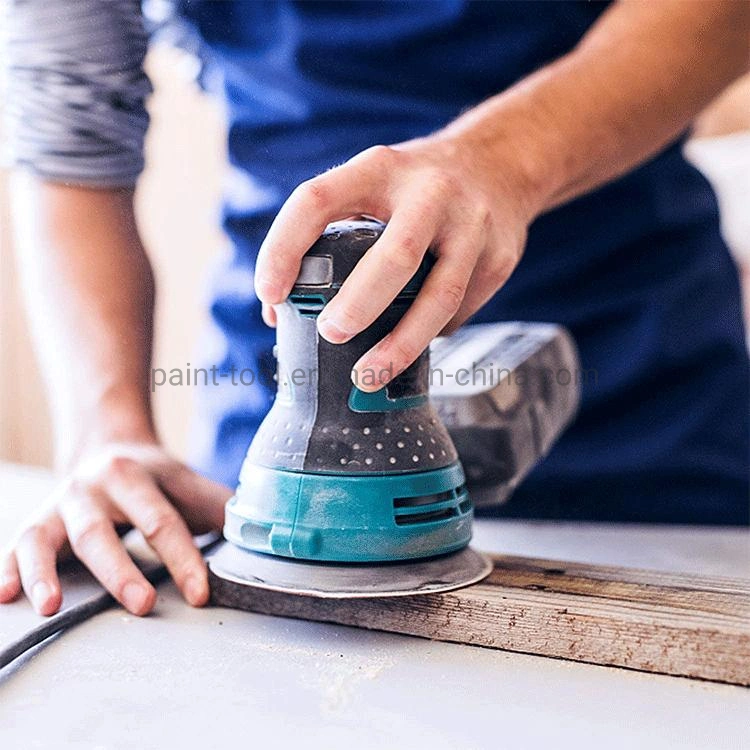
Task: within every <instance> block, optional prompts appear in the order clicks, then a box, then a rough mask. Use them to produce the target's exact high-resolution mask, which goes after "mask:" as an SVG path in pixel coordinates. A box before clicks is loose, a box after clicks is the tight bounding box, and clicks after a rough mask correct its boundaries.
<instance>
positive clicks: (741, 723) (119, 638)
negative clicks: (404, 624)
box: [0, 465, 750, 750]
mask: <svg viewBox="0 0 750 750" xmlns="http://www.w3.org/2000/svg"><path fill="white" fill-rule="evenodd" d="M49 486H50V479H49V476H48V475H47V474H45V473H44V472H41V471H38V470H31V469H23V468H20V467H13V466H9V465H5V466H2V465H0V492H1V495H0V540H1V541H4V540H5V539H7V538H8V537H9V536H10V535H11V533H12V530H13V527H14V525H15V523H16V521H17V519H18V518H20V517H21V516H22V515H23V514H24V512H26V510H27V509H28V508H31V507H32V506H33V505H34V503H35V502H38V501H39V499H40V498H41V497H43V496H44V494H45V492H46V491H47V490H48V488H49ZM475 545H476V546H478V547H480V548H482V549H485V550H492V551H498V552H507V553H514V554H526V555H532V556H539V557H551V558H558V559H567V560H578V561H587V562H597V563H611V564H623V565H631V566H637V567H645V568H656V569H662V570H683V571H688V570H690V571H698V572H704V573H714V574H727V575H735V576H737V575H742V576H743V577H750V536H749V535H748V532H747V531H746V530H738V529H717V528H711V529H708V528H697V527H651V528H649V527H643V526H604V525H599V524H555V523H546V522H545V523H528V522H507V521H480V522H479V523H478V524H477V529H476V534H475ZM64 585H65V603H66V604H69V603H71V602H73V601H75V600H76V599H78V598H80V597H83V596H85V595H86V594H90V593H92V592H93V591H94V590H95V585H94V584H93V583H92V581H91V579H89V578H88V577H87V576H86V575H85V574H83V573H81V572H78V573H72V574H71V573H69V574H67V575H66V576H65V578H64ZM41 619H42V618H39V617H37V616H36V615H35V614H34V613H33V611H32V610H31V608H30V606H29V605H28V604H27V603H26V602H25V601H22V600H19V601H16V602H14V603H12V604H10V605H5V606H0V643H3V644H4V643H7V642H8V641H9V640H10V639H12V638H14V637H17V636H18V635H20V634H22V633H23V632H24V631H25V630H26V629H28V628H30V627H32V626H33V625H35V624H36V623H38V622H39V621H40V620H41ZM237 746H239V747H248V748H262V747H274V748H286V747H289V748H295V749H297V748H300V749H301V748H304V750H314V749H316V748H326V750H336V749H337V748H351V749H352V750H355V749H356V750H366V749H367V748H397V749H399V750H400V749H406V748H421V747H424V748H430V750H442V749H443V748H446V749H448V748H450V749H451V750H459V749H462V748H493V749H494V748H498V749H500V748H514V749H515V748H519V749H524V748H537V747H538V748H568V747H571V748H573V747H575V748H578V749H579V750H580V749H583V748H603V747H606V748H608V749H613V748H628V749H629V750H632V749H634V748H636V749H637V750H644V749H646V748H680V749H681V750H685V749H686V748H702V749H703V748H711V749H712V750H721V749H722V748H732V749H733V750H734V749H735V748H737V749H738V748H745V747H750V690H746V689H743V688H738V687H731V686H726V685H717V684H712V683H706V682H696V681H691V680H686V679H681V678H674V677H663V676H657V675H647V674H641V673H637V672H629V671H626V670H620V669H613V668H608V667H597V666H590V665H584V664H576V663H572V662H565V661H557V660H553V659H544V658H540V657H534V656H525V655H520V654H512V653H504V652H500V651H492V650H489V649H481V648H475V647H470V646H460V645H454V644H446V643H436V642H431V641H426V640H420V639H418V638H411V637H408V636H397V635H390V634H385V633H376V632H369V631H365V630H358V629H355V628H347V627H341V626H334V625H323V624H317V623H310V622H303V621H296V620H284V619H279V618H273V617H266V616H262V615H253V614H248V613H243V612H237V611H233V610H228V609H219V608H205V609H202V610H195V609H191V608H190V607H188V606H187V605H185V604H184V603H183V602H182V600H181V599H180V598H179V597H178V595H177V593H176V590H175V588H174V586H173V585H172V584H171V583H168V584H163V585H162V586H161V587H160V589H159V598H158V604H157V607H156V611H155V613H154V614H153V615H151V616H149V617H146V618H137V617H132V616H130V615H128V614H126V613H125V612H124V611H123V610H121V609H113V610H111V611H108V612H105V613H103V614H101V615H98V616H97V617H96V618H94V619H93V620H91V621H89V622H87V623H84V624H83V625H81V626H79V627H76V628H74V629H72V630H71V631H70V632H68V633H66V634H64V635H63V636H61V637H59V638H57V639H55V640H54V641H53V642H52V643H50V644H49V645H47V646H46V647H45V648H43V649H41V650H40V651H38V652H37V653H35V654H34V655H33V656H30V657H27V658H25V659H22V660H20V663H16V664H15V665H13V666H11V667H10V668H7V669H6V670H3V671H2V672H0V748H2V750H10V749H11V748H23V749H24V750H30V749H31V748H37V747H39V748H68V747H70V748H91V749H94V748H96V749H100V748H101V749H104V748H106V749H110V748H113V749H114V748H137V749H139V750H141V749H146V748H179V749H183V748H217V747H218V748H225V747H226V748H228V747H237Z"/></svg>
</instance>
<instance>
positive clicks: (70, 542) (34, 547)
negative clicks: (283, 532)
mask: <svg viewBox="0 0 750 750" xmlns="http://www.w3.org/2000/svg"><path fill="white" fill-rule="evenodd" d="M230 495H231V491H230V490H229V489H228V488H227V487H224V486H223V485H220V484H217V483H215V482H212V481H210V480H208V479H205V478H204V477H202V476H200V475H199V474H196V473H195V472H193V471H191V470H190V469H189V468H188V467H187V466H185V465H184V464H181V463H180V462H179V461H176V460H175V459H173V458H171V457H170V456H168V455H167V454H166V453H165V452H164V450H163V449H162V448H161V447H159V446H158V445H157V444H156V443H123V444H112V445H108V446H105V447H103V448H100V449H98V450H96V451H94V452H90V453H88V454H87V455H86V456H84V457H83V458H82V459H81V460H80V461H79V462H78V464H77V466H76V468H75V469H74V470H73V471H72V472H71V473H70V474H69V475H68V477H67V478H66V479H64V480H63V481H62V482H61V483H60V484H59V485H58V486H57V488H56V489H55V490H54V492H53V493H52V495H51V496H50V497H49V498H48V499H47V501H46V502H45V503H44V504H43V505H42V506H41V508H40V509H39V510H38V511H37V512H35V513H34V515H33V516H31V517H30V518H29V519H28V520H27V521H26V522H25V523H24V524H23V525H22V527H21V528H20V529H19V532H18V534H17V536H16V538H15V540H14V542H13V543H12V544H11V546H10V547H9V548H8V549H6V550H4V551H3V552H2V553H0V603H5V602H9V601H11V600H13V599H15V598H16V597H17V596H18V595H19V594H20V593H21V590H22V589H23V591H24V592H25V593H26V596H28V597H29V599H30V600H31V602H32V604H33V605H34V608H35V609H36V611H37V612H39V614H42V615H51V614H54V613H55V612H57V610H58V609H59V608H60V604H61V601H62V591H61V588H60V580H59V578H58V575H57V570H56V564H57V561H58V560H59V559H62V558H63V557H65V556H67V555H69V554H70V553H71V551H72V552H73V554H75V556H76V557H78V559H79V560H81V562H83V563H84V564H85V565H86V566H87V567H88V568H89V569H90V570H91V572H92V573H93V574H94V575H95V576H96V577H97V578H98V579H99V581H100V582H101V584H102V585H103V586H104V587H105V588H106V589H107V590H108V591H109V592H110V593H111V594H112V596H114V597H115V598H116V599H117V600H118V601H119V602H120V603H121V604H122V605H123V606H124V607H126V608H127V609H128V610H129V611H130V612H132V613H133V614H135V615H145V614H147V613H148V612H149V611H150V610H151V609H152V608H153V606H154V602H155V601H156V591H155V590H154V587H153V586H152V585H151V584H150V583H149V582H148V581H147V580H146V579H145V577H144V576H143V574H142V573H141V572H140V571H139V570H138V568H137V567H136V566H135V564H134V563H133V561H132V560H131V558H130V556H129V555H128V553H127V552H126V550H125V547H124V546H123V544H122V542H121V541H120V539H119V536H118V531H120V530H122V528H127V527H135V528H137V529H139V530H140V531H141V532H142V533H143V535H144V537H145V538H146V540H147V541H148V543H149V544H150V545H151V547H153V549H154V551H155V552H156V554H157V555H158V556H159V557H160V558H161V559H162V561H163V562H164V564H165V565H166V566H167V568H168V570H169V572H170V574H171V576H172V578H173V579H174V581H175V583H176V584H177V586H178V588H179V589H180V591H181V592H182V594H183V596H184V597H185V599H186V600H187V601H188V603H190V604H192V605H193V606H197V607H199V606H202V605H203V604H205V603H206V601H207V600H208V578H207V572H206V565H205V562H204V561H203V558H202V557H201V555H200V553H199V551H198V550H197V548H196V547H195V544H194V543H193V539H192V534H201V533H205V532H207V531H211V530H218V529H220V528H221V525H222V523H223V518H224V504H225V503H226V501H227V500H228V498H229V496H230Z"/></svg>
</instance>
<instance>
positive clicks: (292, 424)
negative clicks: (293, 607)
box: [209, 220, 578, 603]
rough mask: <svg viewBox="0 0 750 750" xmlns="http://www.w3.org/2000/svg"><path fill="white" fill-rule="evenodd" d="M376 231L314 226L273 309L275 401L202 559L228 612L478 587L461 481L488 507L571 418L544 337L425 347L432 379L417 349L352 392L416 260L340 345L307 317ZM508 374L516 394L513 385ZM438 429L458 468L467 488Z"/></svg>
mask: <svg viewBox="0 0 750 750" xmlns="http://www.w3.org/2000/svg"><path fill="white" fill-rule="evenodd" d="M383 226H384V225H382V224H380V223H379V222H375V221H366V220H362V221H349V222H337V223H335V224H332V225H330V226H329V227H328V229H327V230H326V232H325V233H324V234H323V236H322V237H321V238H320V239H319V240H318V241H317V242H316V243H315V245H313V247H312V248H311V249H310V250H309V251H308V252H307V254H306V255H305V256H304V258H303V259H302V264H301V269H300V273H299V276H298V278H297V281H296V283H295V286H294V288H293V289H292V292H291V294H290V296H289V298H288V299H287V301H286V302H285V303H284V304H282V305H279V306H278V307H277V309H276V312H277V345H276V357H277V385H278V387H277V395H276V399H275V401H274V404H273V406H272V408H271V410H270V411H269V413H268V415H267V416H266V418H265V420H264V421H263V423H262V424H261V426H260V427H259V429H258V431H257V433H256V435H255V438H254V439H253V441H252V443H251V445H250V448H249V449H248V453H247V457H246V458H245V461H244V463H243V466H242V470H241V472H240V479H239V485H238V487H237V490H236V493H235V495H234V496H233V497H232V498H231V499H230V501H229V502H228V504H227V507H226V517H225V526H224V536H225V538H226V540H227V541H226V542H225V543H224V544H223V545H222V546H221V547H220V548H219V550H218V551H217V552H215V553H214V554H213V555H212V556H211V557H210V558H209V571H210V580H211V583H212V589H213V594H214V600H215V601H216V600H217V599H218V600H219V601H218V603H231V602H230V601H223V602H222V601H221V599H222V598H223V599H231V595H229V596H227V595H226V592H227V591H228V590H229V589H231V587H232V586H235V585H239V586H255V587H260V588H268V589H273V590H278V591H284V592H287V593H295V594H303V595H310V596H320V597H332V598H345V597H371V596H398V595H413V594H419V593H434V592H437V591H446V590H450V589H454V588H458V587H461V586H465V585H468V584H470V583H473V582H475V581H478V580H481V579H482V578H483V577H485V576H486V575H487V574H488V573H489V570H490V564H489V562H488V560H487V559H486V558H485V557H484V556H483V555H481V554H480V553H478V552H476V551H474V550H472V549H471V548H470V547H468V544H469V541H470V539H471V526H472V520H473V513H474V504H473V501H472V496H471V491H470V490H472V486H471V485H472V482H473V484H474V485H476V488H477V490H478V492H479V495H480V496H481V498H482V501H483V502H484V503H487V502H493V501H496V502H501V501H502V500H503V499H504V498H505V497H506V496H507V495H508V494H509V492H510V490H511V489H512V488H513V487H514V486H515V485H516V484H517V483H518V481H519V480H520V478H521V477H522V476H523V475H525V473H527V472H528V470H529V469H530V468H531V466H532V465H533V463H534V462H535V461H536V460H537V459H538V458H539V456H540V455H542V454H543V453H544V452H546V450H548V448H549V447H550V445H551V442H552V441H553V439H554V437H556V436H557V435H558V434H559V433H560V431H561V430H562V429H563V427H564V426H565V425H566V424H567V422H568V421H569V420H570V418H571V416H572V414H573V413H574V411H575V406H576V403H577V400H578V395H577V389H576V387H575V383H574V384H573V385H572V386H571V385H570V383H568V387H567V388H566V389H561V388H559V387H557V388H555V387H551V386H550V382H549V380H550V377H552V378H554V376H555V367H556V368H557V369H558V371H559V369H560V367H561V366H563V367H565V368H567V370H568V372H569V373H572V374H573V375H574V374H575V371H576V354H575V349H574V347H573V345H572V342H571V341H570V338H569V336H568V335H567V334H566V333H565V332H564V331H563V330H562V329H560V328H558V327H557V326H551V325H541V324H517V323H515V324H491V325H490V326H468V327H467V328H465V329H463V330H462V332H460V334H459V335H458V337H457V338H456V341H457V342H458V347H452V346H451V344H450V342H451V339H444V340H439V341H438V343H437V344H436V345H435V351H436V353H437V354H438V358H439V360H440V362H441V363H443V365H444V366H443V367H442V368H441V369H440V370H439V371H438V372H435V371H432V370H431V369H430V353H429V351H425V352H423V353H422V354H421V355H420V356H419V358H418V359H417V361H416V362H415V363H414V364H413V365H411V366H410V367H409V368H408V369H407V370H406V371H404V372H403V373H401V374H399V375H397V376H396V377H395V378H394V379H392V380H391V381H390V382H388V383H387V384H386V385H385V386H384V387H382V388H380V389H379V390H376V391H374V392H367V391H365V390H362V389H360V388H358V387H357V385H356V384H355V383H353V382H352V378H351V373H352V368H353V365H354V364H355V363H356V362H357V360H358V359H359V358H360V357H361V356H362V355H363V354H364V353H365V352H366V351H367V350H369V349H370V348H371V347H372V346H374V345H375V344H376V343H377V342H378V341H380V340H381V339H382V338H383V337H384V336H385V335H387V334H388V333H389V332H390V331H392V330H393V329H394V328H395V326H396V325H397V323H398V322H399V321H400V320H401V318H402V317H403V315H404V313H405V312H406V311H407V310H408V308H409V306H410V305H411V303H412V301H413V299H414V298H415V297H416V295H417V293H418V292H419V289H420V287H421V285H422V283H423V281H424V279H425V278H426V276H427V274H428V273H429V269H430V264H431V256H429V255H428V256H426V258H425V261H424V262H423V264H422V266H421V267H420V268H419V270H418V271H417V272H416V274H415V275H414V276H413V278H412V279H411V280H410V281H409V283H408V284H407V285H406V286H405V287H404V289H403V290H402V291H401V292H400V294H399V295H398V296H397V297H396V299H395V300H394V301H393V303H392V304H391V305H390V306H389V308H388V309H387V310H386V311H385V312H384V313H383V314H382V315H381V316H380V317H379V318H378V319H377V320H376V321H375V322H374V323H373V324H372V325H371V326H370V327H369V328H367V329H366V330H365V331H363V332H362V333H360V334H359V335H357V336H355V337H354V338H353V339H352V340H351V341H349V342H347V343H345V344H331V343H329V342H327V341H326V340H325V339H323V338H321V337H320V336H319V335H318V332H317V326H316V323H317V317H318V315H319V313H320V312H321V311H322V309H323V308H324V306H325V305H326V303H327V302H328V301H329V300H331V299H332V298H333V297H334V296H335V294H336V293H337V291H338V289H339V288H340V287H341V285H342V283H343V282H344V280H345V279H346V278H347V276H348V275H349V274H350V272H351V271H352V269H353V268H354V266H355V265H356V264H357V262H358V261H359V260H360V259H361V258H362V256H363V255H364V253H365V252H366V251H367V250H368V249H369V248H370V247H371V246H372V245H373V244H374V243H375V241H376V240H377V239H378V237H379V236H380V234H381V233H382V230H383ZM472 329H474V330H472ZM493 360H494V361H493ZM504 364H505V365H509V366H504ZM459 365H460V366H459ZM550 365H552V367H550ZM449 368H450V369H449ZM479 369H481V370H482V376H481V378H479V377H478V376H477V373H478V371H479ZM488 369H489V370H490V377H489V378H488V377H487V372H486V370H488ZM524 370H526V373H525V375H526V377H525V378H524V383H523V384H522V385H521V386H519V385H518V384H517V383H515V384H513V383H512V382H511V380H512V377H511V376H512V375H513V374H516V375H518V374H520V373H521V372H522V371H524ZM537 370H538V371H539V372H536V371H537ZM546 370H550V372H549V373H546V374H542V371H546ZM506 371H507V373H508V377H507V385H504V381H503V377H504V376H505V372H506ZM534 373H536V377H534ZM438 376H439V383H438V384H437V385H434V381H435V380H438ZM361 377H362V382H361V383H360V385H363V386H365V387H366V386H367V383H366V379H367V378H368V377H369V378H372V380H371V381H370V384H372V385H374V384H377V383H380V382H383V379H384V378H383V374H382V373H374V372H373V373H362V374H361ZM480 380H481V384H479V381H480ZM495 380H497V382H493V381H495ZM431 381H433V398H432V399H430V397H429V396H430V393H429V392H430V384H431ZM488 381H489V382H488ZM464 386H466V387H464ZM449 428H450V429H449ZM451 429H454V430H455V434H456V436H457V439H458V441H459V443H460V444H461V445H462V446H463V451H462V453H463V454H465V456H464V455H462V457H461V458H463V459H464V461H466V462H468V464H467V465H469V466H470V467H471V472H470V476H469V483H468V485H467V478H466V475H465V473H464V468H463V467H462V462H461V460H460V459H459V455H458V453H457V451H456V447H455V444H454V440H453V439H452V437H451ZM228 587H229V589H228ZM217 592H220V595H219V596H218V597H217ZM221 592H223V595H222V594H221Z"/></svg>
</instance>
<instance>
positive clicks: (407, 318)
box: [352, 252, 473, 391]
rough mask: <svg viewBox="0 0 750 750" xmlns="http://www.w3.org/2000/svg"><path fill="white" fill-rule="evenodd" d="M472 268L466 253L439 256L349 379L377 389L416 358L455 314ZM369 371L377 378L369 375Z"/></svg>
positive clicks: (359, 384)
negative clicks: (398, 316)
mask: <svg viewBox="0 0 750 750" xmlns="http://www.w3.org/2000/svg"><path fill="white" fill-rule="evenodd" d="M472 267H473V262H472V260H471V255H470V253H468V252H466V253H456V252H452V253H450V254H448V253H446V254H445V255H442V256H441V257H439V258H438V260H437V262H436V263H435V266H434V267H433V269H432V270H431V271H430V273H429V275H428V276H427V279H426V280H425V282H424V284H423V286H422V289H421V290H420V292H419V294H418V295H417V298H416V299H415V300H414V302H413V303H412V305H411V307H410V308H409V309H408V310H407V311H406V313H405V315H404V317H403V318H401V320H400V321H399V322H398V324H397V325H396V327H395V328H394V329H393V331H392V332H391V333H389V334H388V335H387V336H386V337H385V338H384V339H383V340H382V341H380V342H379V343H378V344H376V345H375V346H374V347H373V348H372V349H370V351H369V352H366V353H365V354H364V355H363V356H362V357H361V358H360V360H359V361H358V362H357V363H356V364H355V365H354V373H353V375H352V379H353V380H354V383H355V384H356V385H357V386H358V387H359V388H361V389H362V390H367V391H375V390H378V389H380V388H382V387H383V386H384V385H385V384H386V383H387V382H388V381H389V380H391V379H393V378H394V377H396V375H398V374H399V373H401V372H403V371H404V370H405V369H406V368H407V367H408V366H409V365H410V364H411V363H412V362H414V360H415V359H417V357H418V356H419V355H420V354H421V353H422V352H423V351H424V350H425V349H426V348H427V347H428V346H429V345H430V341H432V339H433V338H434V337H435V336H436V335H437V334H438V333H439V332H440V330H441V329H442V328H443V327H444V326H445V325H446V323H447V322H448V321H449V320H450V319H451V318H452V317H453V316H454V315H455V314H456V311H457V310H458V308H459V306H460V304H461V301H462V299H463V295H464V293H465V290H466V285H467V284H468V283H469V279H470V278H471V271H472ZM372 373H377V377H376V378H373V377H371V374H372ZM366 383H367V384H369V383H372V385H368V386H365V385H364V384H366Z"/></svg>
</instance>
